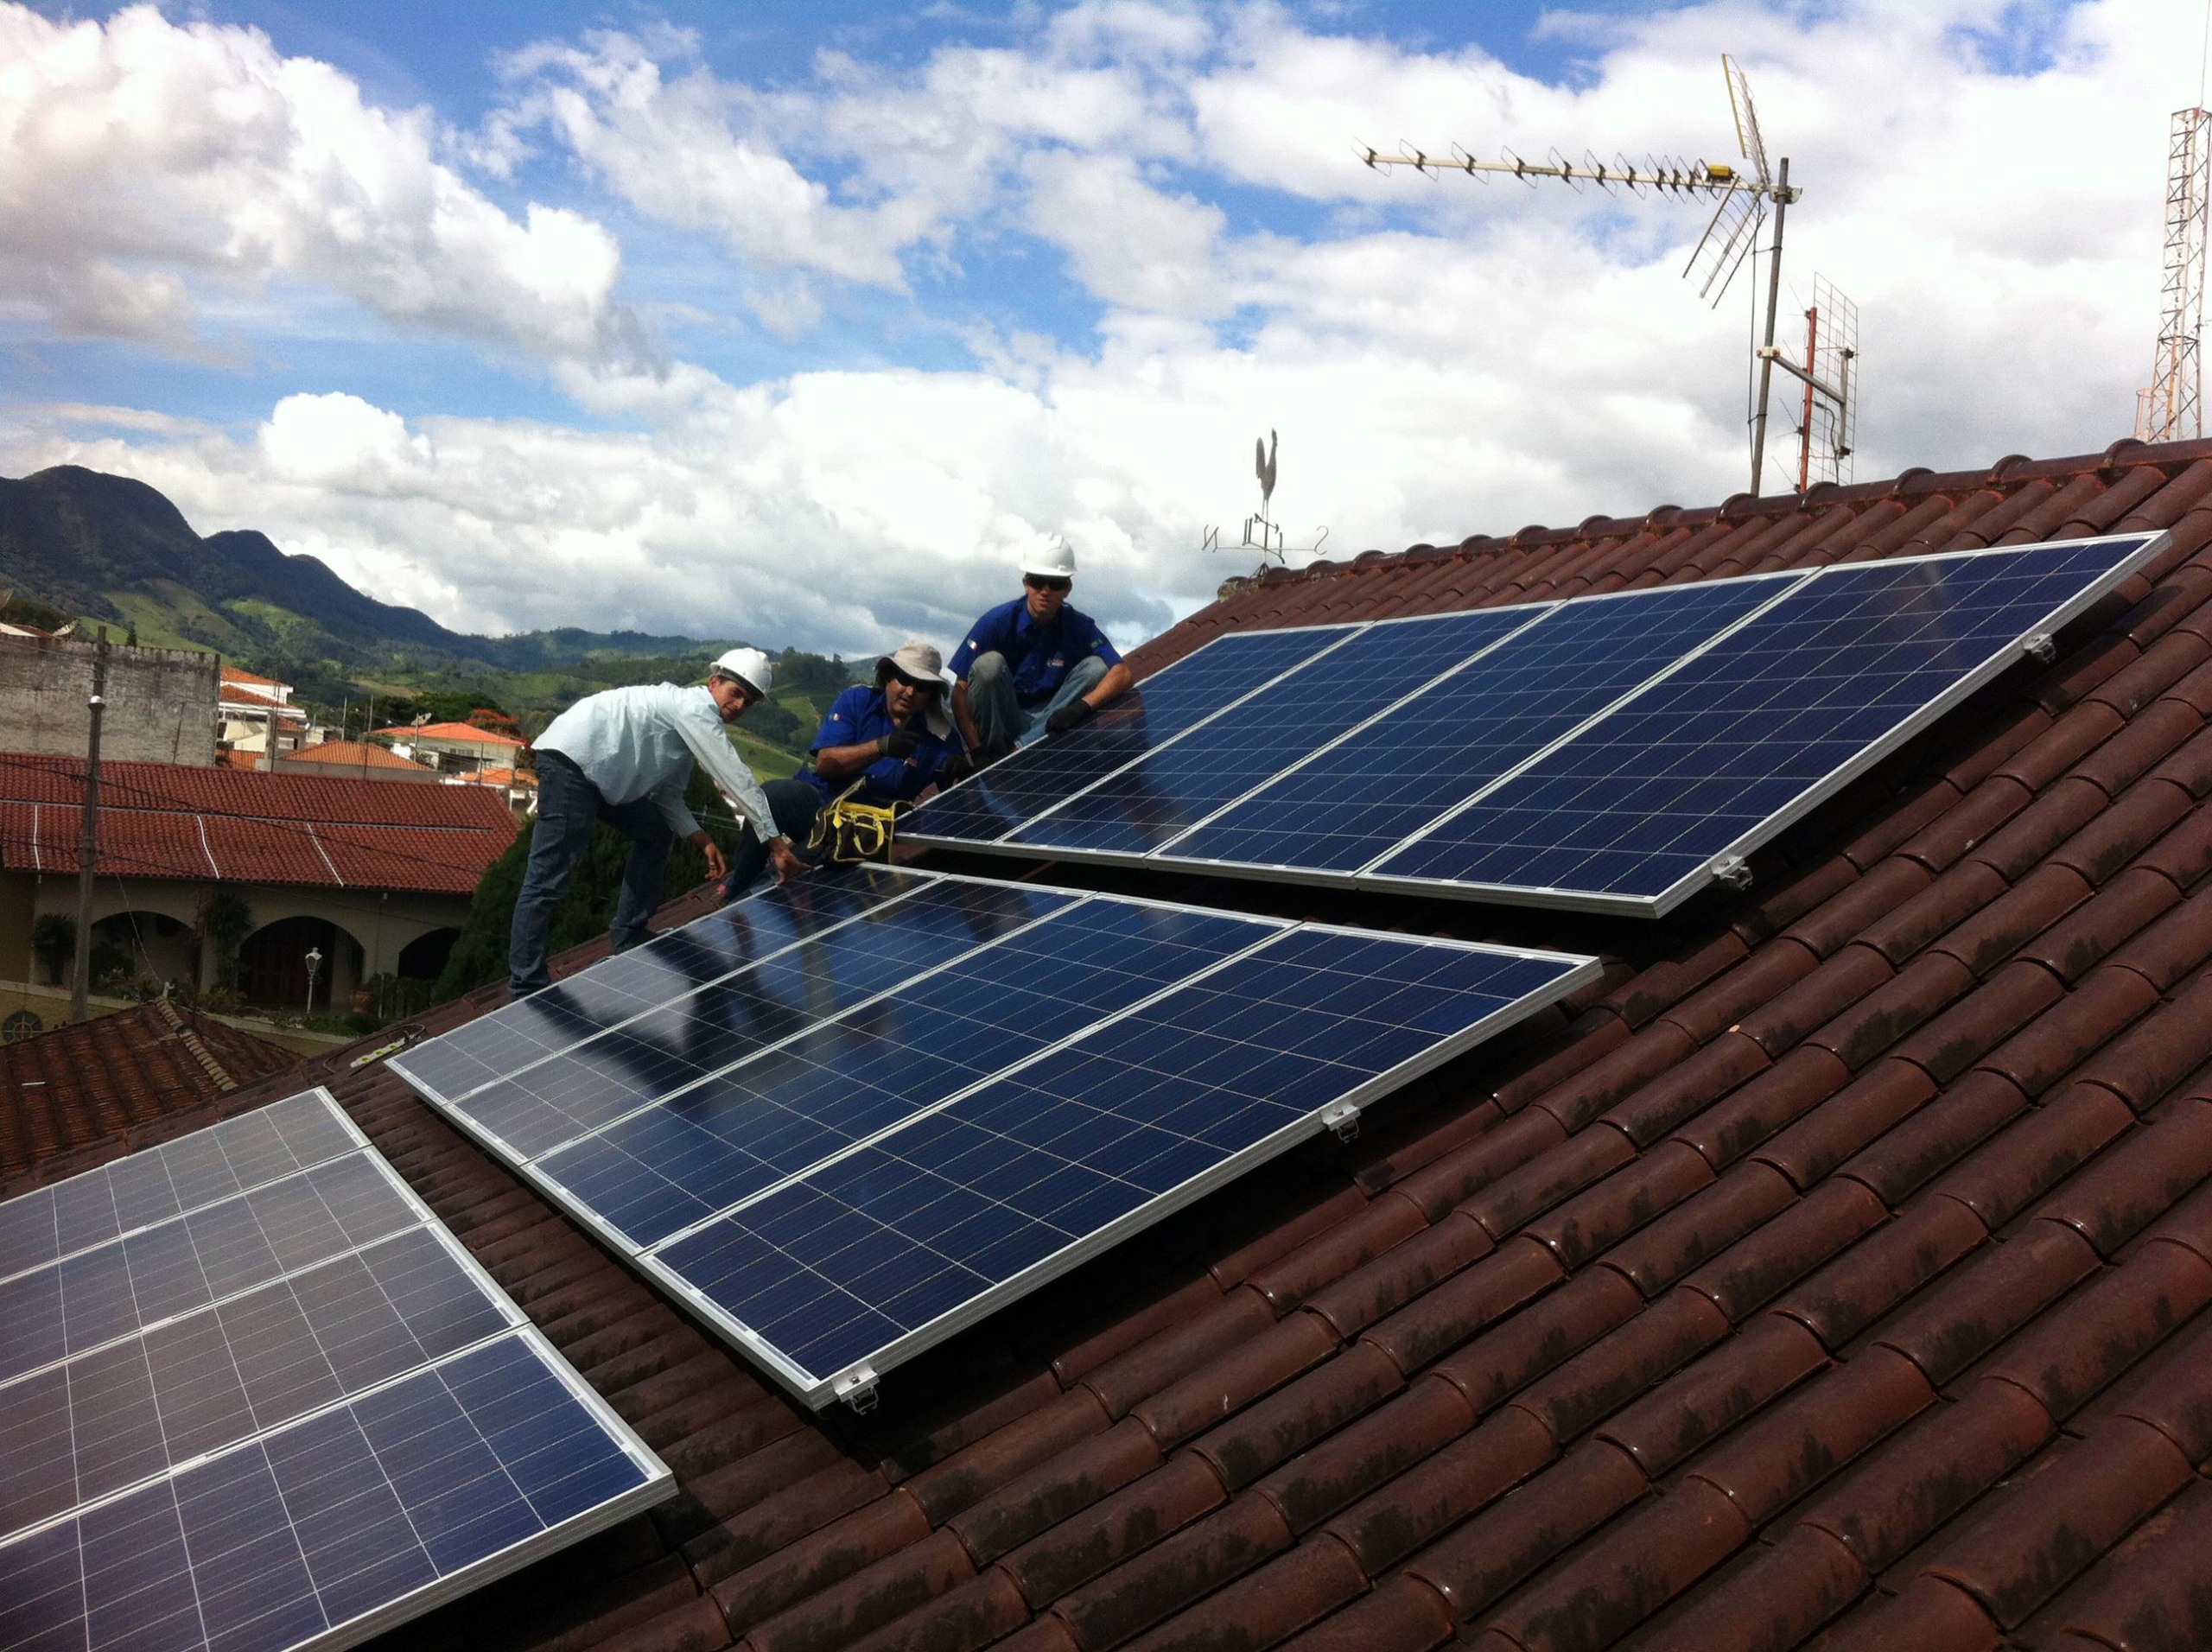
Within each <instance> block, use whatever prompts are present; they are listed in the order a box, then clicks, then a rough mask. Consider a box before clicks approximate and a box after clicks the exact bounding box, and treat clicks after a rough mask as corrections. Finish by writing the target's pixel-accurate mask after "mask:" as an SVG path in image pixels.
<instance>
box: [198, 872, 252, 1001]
mask: <svg viewBox="0 0 2212 1652" xmlns="http://www.w3.org/2000/svg"><path fill="white" fill-rule="evenodd" d="M197 927H198V929H199V931H200V945H201V946H203V947H210V948H213V955H214V963H215V985H216V986H217V987H219V988H224V989H226V990H227V989H229V988H233V987H236V986H237V985H238V948H239V947H240V946H241V945H243V944H245V937H247V936H249V935H251V934H252V933H253V903H252V902H251V901H250V900H248V899H246V898H245V895H244V894H243V893H240V892H239V891H238V890H236V889H232V888H226V887H225V886H222V885H220V884H218V885H217V886H215V887H214V888H213V889H211V890H209V891H208V892H207V899H204V900H202V901H201V902H200V922H199V924H198V925H197Z"/></svg>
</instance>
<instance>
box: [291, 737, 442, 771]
mask: <svg viewBox="0 0 2212 1652" xmlns="http://www.w3.org/2000/svg"><path fill="white" fill-rule="evenodd" d="M282 760H283V761H284V762H286V763H329V764H333V765H335V766H338V767H340V768H356V769H406V770H409V771H410V772H414V773H417V774H429V773H435V770H432V769H429V768H427V767H425V766H423V764H420V763H414V762H410V761H409V760H408V759H406V758H404V757H402V756H400V755H399V753H397V752H395V751H393V750H392V749H391V747H386V746H377V745H372V743H370V742H369V741H367V740H323V741H321V743H320V744H317V745H314V746H302V747H300V749H299V750H298V751H296V752H286V753H284V754H283V759H282Z"/></svg>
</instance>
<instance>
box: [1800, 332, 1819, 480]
mask: <svg viewBox="0 0 2212 1652" xmlns="http://www.w3.org/2000/svg"><path fill="white" fill-rule="evenodd" d="M1820 336H1821V308H1820V306H1819V305H1817V304H1815V306H1814V307H1813V308H1810V309H1808V310H1807V311H1806V312H1805V423H1804V427H1803V429H1800V430H1799V431H1798V432H1797V491H1798V492H1800V493H1802V492H1804V491H1805V490H1806V489H1807V488H1808V487H1810V486H1812V485H1813V372H1814V371H1815V364H1816V363H1817V362H1818V361H1819V360H1820V356H1819V354H1818V347H1819V340H1820Z"/></svg>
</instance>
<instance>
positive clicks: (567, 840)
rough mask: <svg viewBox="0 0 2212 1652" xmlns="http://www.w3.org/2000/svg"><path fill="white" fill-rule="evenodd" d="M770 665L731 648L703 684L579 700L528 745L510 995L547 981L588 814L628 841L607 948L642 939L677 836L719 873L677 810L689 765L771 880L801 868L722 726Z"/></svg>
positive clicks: (756, 694) (708, 842)
mask: <svg viewBox="0 0 2212 1652" xmlns="http://www.w3.org/2000/svg"><path fill="white" fill-rule="evenodd" d="M774 678H775V668H774V667H773V666H772V664H770V663H769V660H768V657H767V656H766V654H764V653H762V652H761V651H760V650H759V649H757V648H733V649H732V650H730V651H729V652H728V653H727V654H724V655H723V656H722V657H721V658H720V659H718V660H716V661H715V664H714V668H713V670H712V671H711V672H710V673H709V676H708V678H707V682H706V686H704V687H703V688H689V689H679V688H677V686H676V685H675V684H674V683H652V684H649V685H641V686H639V687H637V688H629V689H607V691H606V692H605V693H603V694H594V695H588V696H586V697H585V698H583V699H582V700H579V701H577V702H575V704H574V705H572V706H570V707H569V708H568V709H567V710H566V711H564V712H563V713H562V714H561V715H559V716H557V717H556V718H555V719H554V720H553V721H552V723H551V724H550V726H549V727H548V728H547V729H546V730H545V732H544V733H543V734H540V735H539V736H538V737H537V740H534V741H532V742H531V745H532V747H533V748H534V749H535V750H536V751H537V829H536V830H535V832H534V833H533V835H532V836H531V843H530V864H529V867H528V868H527V870H525V871H524V874H523V881H522V893H521V895H520V896H518V898H517V899H516V901H515V918H514V927H513V929H512V931H510V933H509V936H508V940H507V963H508V977H509V979H508V989H509V994H510V995H511V996H512V997H515V998H519V997H521V996H522V995H523V994H525V993H533V992H536V991H537V990H538V989H539V988H542V987H543V986H545V985H546V984H547V983H548V982H549V981H550V975H548V973H547V970H546V962H545V951H546V946H547V943H548V939H549V937H550V935H551V934H552V930H553V915H554V914H555V913H556V912H558V911H559V910H560V909H561V902H562V900H563V899H564V898H565V897H566V896H567V894H568V893H569V880H570V879H571V878H573V877H574V876H575V870H576V862H577V861H581V860H582V858H583V855H584V850H585V848H587V847H588V846H589V844H590V842H591V829H592V827H593V826H594V824H595V823H598V822H600V821H602V820H603V821H605V822H606V823H607V824H608V825H610V826H612V827H613V828H614V829H615V830H617V831H619V832H620V833H621V834H622V835H623V836H625V837H626V838H628V839H629V840H630V855H629V858H628V860H627V861H625V862H624V864H623V867H622V897H621V899H620V901H619V902H618V903H617V904H616V905H615V908H614V922H613V924H612V925H611V926H610V927H609V930H608V939H609V940H610V941H611V942H612V944H613V950H615V951H617V952H620V951H622V950H624V949H626V948H628V947H632V946H635V945H637V944H638V943H639V942H640V941H642V940H644V939H645V937H646V933H647V931H646V929H645V920H646V918H649V917H651V916H652V912H653V909H654V908H655V907H656V906H658V905H660V894H661V878H662V874H663V873H664V871H665V870H666V868H667V865H668V851H669V849H670V848H671V847H672V846H673V845H674V843H675V842H676V840H677V838H679V837H683V838H688V839H689V840H690V842H693V843H696V844H697V845H698V846H699V849H700V851H701V853H702V854H703V855H705V856H706V857H707V875H708V876H709V878H716V879H719V878H721V876H723V875H724V874H726V873H727V872H728V866H727V864H726V863H725V862H724V861H723V859H722V852H721V848H719V847H718V846H717V845H716V844H715V841H714V840H713V839H712V838H710V837H709V836H707V834H706V831H705V829H703V828H702V827H701V826H700V824H699V822H698V819H697V818H696V816H694V815H693V814H692V813H691V811H690V810H689V809H687V808H686V807H684V804H683V793H684V791H685V790H686V788H688V787H689V786H690V784H691V770H692V766H693V765H694V764H695V763H697V764H702V765H704V766H705V768H706V771H707V778H709V779H710V780H712V781H713V782H714V784H715V790H716V791H720V792H721V794H722V795H723V796H724V797H728V799H729V801H730V804H731V805H732V806H733V807H734V808H735V809H736V810H737V812H738V813H739V814H741V815H742V816H744V817H745V819H746V822H747V824H749V825H750V826H751V827H752V828H753V830H755V831H756V832H758V833H760V835H761V836H763V837H766V839H767V847H768V858H769V859H770V860H771V861H772V862H773V863H774V865H775V868H776V880H777V881H778V882H779V883H781V882H782V881H783V880H785V879H786V878H790V877H793V876H796V875H797V874H799V873H801V872H804V870H805V869H806V868H805V867H804V865H803V864H802V863H801V862H800V861H799V859H798V855H796V854H794V853H793V852H792V849H791V840H790V839H789V838H788V837H786V836H782V835H780V834H777V835H775V836H770V834H772V833H776V825H775V816H774V813H773V811H772V810H771V809H770V808H769V806H768V799H767V797H766V796H765V795H764V794H763V793H762V791H761V789H760V781H759V780H757V779H756V778H753V771H752V770H751V769H749V768H747V767H746V766H745V763H744V760H743V759H741V758H740V757H739V756H738V754H737V748H736V747H734V746H732V745H731V744H730V742H729V737H728V735H727V734H724V733H723V732H722V726H723V725H724V724H725V723H734V722H735V721H737V720H738V719H739V718H740V717H742V716H743V715H745V714H746V712H747V709H749V708H751V707H753V706H754V705H757V704H758V703H760V702H761V701H763V700H765V699H766V698H767V697H768V690H769V689H770V687H771V686H772V683H773V682H774Z"/></svg>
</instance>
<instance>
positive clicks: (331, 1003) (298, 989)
mask: <svg viewBox="0 0 2212 1652" xmlns="http://www.w3.org/2000/svg"><path fill="white" fill-rule="evenodd" d="M311 951H312V952H318V953H320V954H321V963H320V967H319V968H318V969H317V970H316V972H315V1007H314V1009H315V1013H316V1014H318V1015H321V1014H327V1013H330V1012H331V1010H332V1009H333V1007H336V1008H338V1009H340V1010H343V1009H344V1008H345V1005H344V1003H343V1002H342V1001H340V1000H339V999H338V998H337V997H336V994H342V993H345V992H347V991H349V990H350V989H351V988H352V987H353V983H354V982H357V981H359V979H360V975H361V946H360V943H359V942H358V941H356V940H355V939H354V938H353V937H352V936H350V935H348V934H346V931H344V930H341V929H340V928H339V927H338V925H337V924H334V923H332V922H331V921H330V920H329V919H328V918H307V917H300V918H279V919H277V922H275V923H273V924H264V925H263V926H262V927H261V928H259V929H257V930H256V931H254V932H253V933H252V934H251V935H249V936H247V937H246V938H245V944H244V945H243V946H241V947H239V948H238V990H239V991H240V992H242V993H244V994H245V996H246V1001H247V1002H249V1003H253V1004H259V1005H261V1006H263V1007H264V1008H268V1009H282V1010H290V1011H292V1012H293V1013H296V1014H297V1013H305V1012H306V1011H307V1009H308V953H309V952H311Z"/></svg>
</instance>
